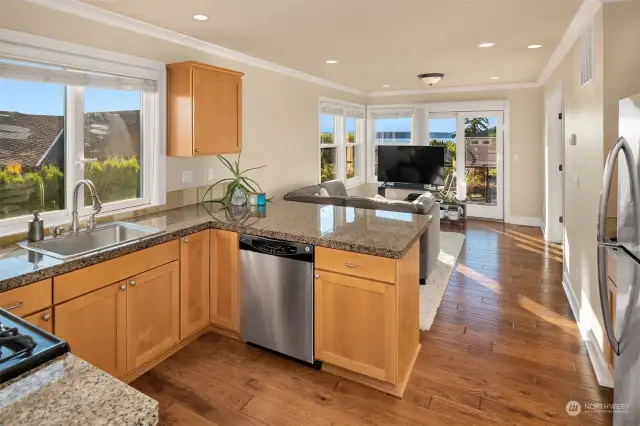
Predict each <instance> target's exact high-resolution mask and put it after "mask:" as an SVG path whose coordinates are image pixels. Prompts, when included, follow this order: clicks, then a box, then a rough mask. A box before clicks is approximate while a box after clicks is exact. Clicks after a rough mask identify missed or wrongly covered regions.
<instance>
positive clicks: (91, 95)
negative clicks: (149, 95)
mask: <svg viewBox="0 0 640 426" xmlns="http://www.w3.org/2000/svg"><path fill="white" fill-rule="evenodd" d="M84 94H85V97H84V110H85V111H86V112H104V111H125V110H135V109H140V103H141V100H140V92H134V91H127V90H110V89H99V88H85V90H84ZM0 111H16V112H21V113H24V114H38V115H63V112H64V85H62V84H53V83H37V82H30V81H18V80H8V79H3V78H0Z"/></svg>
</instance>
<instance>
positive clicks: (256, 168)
mask: <svg viewBox="0 0 640 426" xmlns="http://www.w3.org/2000/svg"><path fill="white" fill-rule="evenodd" d="M263 167H267V165H266V164H263V165H262V166H258V167H251V168H250V169H247V170H245V171H244V172H242V173H240V174H241V175H243V174H245V173H247V172H250V171H251V170H258V169H262V168H263Z"/></svg>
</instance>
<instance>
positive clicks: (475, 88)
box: [369, 83, 540, 98]
mask: <svg viewBox="0 0 640 426" xmlns="http://www.w3.org/2000/svg"><path fill="white" fill-rule="evenodd" d="M536 87H540V85H539V84H538V83H512V84H487V85H483V86H456V87H433V88H429V89H416V90H388V91H382V92H369V97H372V98H381V97H388V96H412V95H435V94H441V93H463V92H486V91H490V90H520V89H532V88H536Z"/></svg>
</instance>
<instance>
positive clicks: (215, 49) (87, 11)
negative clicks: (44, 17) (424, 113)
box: [24, 0, 368, 97]
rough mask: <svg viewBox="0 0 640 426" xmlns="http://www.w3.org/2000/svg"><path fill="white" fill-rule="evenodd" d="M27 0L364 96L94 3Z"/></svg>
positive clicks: (362, 92)
mask: <svg viewBox="0 0 640 426" xmlns="http://www.w3.org/2000/svg"><path fill="white" fill-rule="evenodd" d="M24 1H27V2H29V3H34V4H38V5H40V6H45V7H48V8H49V9H54V10H58V11H60V12H64V13H68V14H71V15H75V16H79V17H81V18H85V19H89V20H92V21H95V22H100V23H103V24H106V25H109V26H112V27H117V28H122V29H125V30H127V31H131V32H135V33H138V34H142V35H146V36H150V37H154V38H158V39H161V40H165V41H169V42H171V43H175V44H179V45H182V46H185V47H190V48H193V49H197V50H200V51H202V52H205V53H209V54H211V55H215V56H219V57H222V58H225V59H229V60H232V61H236V62H240V63H243V64H247V65H250V66H253V67H256V68H262V69H265V70H269V71H273V72H276V73H278V74H283V75H286V76H289V77H293V78H296V79H298V80H303V81H307V82H310V83H314V84H318V85H320V86H325V87H329V88H331V89H336V90H339V91H342V92H347V93H352V94H354V95H359V96H363V97H366V96H367V95H368V93H367V92H364V91H362V90H359V89H355V88H353V87H348V86H344V85H342V84H338V83H334V82H332V81H329V80H325V79H324V78H320V77H317V76H315V75H311V74H307V73H305V72H302V71H298V70H296V69H293V68H288V67H285V66H282V65H278V64H276V63H273V62H269V61H266V60H264V59H260V58H256V57H255V56H251V55H247V54H245V53H242V52H238V51H235V50H232V49H228V48H226V47H223V46H219V45H217V44H213V43H209V42H206V41H204V40H199V39H197V38H195V37H191V36H188V35H185V34H181V33H178V32H175V31H172V30H168V29H166V28H162V27H158V26H156V25H152V24H149V23H146V22H143V21H139V20H137V19H133V18H130V17H128V16H124V15H121V14H119V13H115V12H111V11H109V10H105V9H101V8H99V7H97V6H93V5H91V4H88V3H84V2H81V1H79V0H24Z"/></svg>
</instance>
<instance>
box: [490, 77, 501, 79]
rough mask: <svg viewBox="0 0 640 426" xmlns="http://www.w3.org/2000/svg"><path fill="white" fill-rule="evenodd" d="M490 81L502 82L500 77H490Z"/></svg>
mask: <svg viewBox="0 0 640 426" xmlns="http://www.w3.org/2000/svg"><path fill="white" fill-rule="evenodd" d="M489 80H500V77H489Z"/></svg>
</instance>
